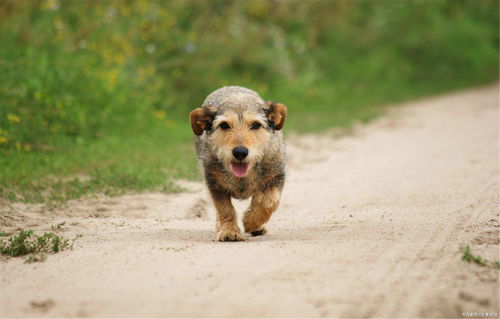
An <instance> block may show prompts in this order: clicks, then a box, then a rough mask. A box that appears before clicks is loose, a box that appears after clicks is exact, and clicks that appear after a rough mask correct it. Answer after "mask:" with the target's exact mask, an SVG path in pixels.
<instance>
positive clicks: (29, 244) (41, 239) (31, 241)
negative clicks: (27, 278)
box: [0, 224, 73, 263]
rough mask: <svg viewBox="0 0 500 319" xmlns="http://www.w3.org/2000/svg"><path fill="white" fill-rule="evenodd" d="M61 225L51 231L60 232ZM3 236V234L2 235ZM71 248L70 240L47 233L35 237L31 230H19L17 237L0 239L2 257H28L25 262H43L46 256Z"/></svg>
mask: <svg viewBox="0 0 500 319" xmlns="http://www.w3.org/2000/svg"><path fill="white" fill-rule="evenodd" d="M61 227H62V224H59V225H56V226H53V228H52V229H55V230H60V229H61ZM3 234H4V235H5V233H3ZM69 248H71V249H72V248H73V244H72V242H71V241H70V240H68V239H64V238H63V237H61V236H59V235H57V234H55V233H53V232H48V233H44V234H43V235H36V234H35V232H34V231H33V230H22V229H21V230H20V231H19V234H18V235H14V236H11V237H9V238H8V239H3V238H2V239H0V253H1V254H2V255H6V256H11V257H19V256H25V255H29V256H28V257H27V259H26V262H28V263H31V262H38V261H44V260H45V259H46V257H47V254H50V253H53V254H55V253H58V252H60V251H62V250H65V249H69Z"/></svg>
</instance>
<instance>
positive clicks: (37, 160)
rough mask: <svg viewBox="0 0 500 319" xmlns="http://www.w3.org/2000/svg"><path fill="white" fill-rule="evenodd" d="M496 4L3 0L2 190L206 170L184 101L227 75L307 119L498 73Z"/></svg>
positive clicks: (316, 125)
mask: <svg viewBox="0 0 500 319" xmlns="http://www.w3.org/2000/svg"><path fill="white" fill-rule="evenodd" d="M498 12H499V4H498V1H493V0H492V1H489V0H477V1H473V0H470V1H440V0H434V1H352V2H351V1H188V0H173V1H57V0H47V1H28V0H26V1H14V0H11V1H9V0H7V1H6V0H4V1H1V2H0V41H1V45H0V152H1V153H0V154H1V159H0V177H1V178H2V181H1V182H0V198H9V199H11V200H32V201H43V198H46V197H47V196H49V197H50V196H55V197H57V198H58V197H60V196H63V195H61V194H66V195H64V196H63V197H64V198H76V197H78V196H80V194H83V193H89V192H90V193H91V192H99V191H103V190H109V192H110V193H113V191H112V190H127V189H133V190H144V189H155V188H158V187H164V188H165V189H166V190H171V189H172V188H171V187H167V186H166V185H169V184H168V183H167V180H168V178H177V177H194V176H195V175H196V173H194V172H193V171H195V168H194V167H195V164H194V163H195V160H194V156H193V154H192V151H191V148H190V147H189V146H187V145H188V143H189V141H190V136H191V132H190V127H189V125H188V124H187V114H188V112H189V111H190V110H191V109H193V108H195V107H197V106H199V105H200V104H201V102H202V101H203V99H204V98H205V96H206V95H207V94H209V93H210V92H211V91H213V90H214V89H216V88H218V87H221V86H223V85H241V86H246V87H249V88H252V89H254V90H256V91H257V92H259V93H260V94H261V95H262V96H263V97H264V98H265V99H272V100H276V101H280V102H283V103H285V104H286V105H287V106H288V107H289V113H290V114H289V115H290V116H289V117H288V122H287V125H286V127H287V129H294V130H298V131H306V130H309V131H310V130H321V129H324V128H328V127H331V126H348V125H350V124H351V123H353V121H360V120H361V121H363V120H368V119H370V118H372V117H373V116H375V115H377V114H379V113H380V111H381V108H380V107H379V105H382V104H384V103H391V102H397V101H400V100H403V99H408V98H414V97H418V96H422V95H425V94H432V93H437V92H443V91H446V90H450V89H457V88H462V87H466V86H470V85H477V84H481V83H486V82H491V81H495V80H496V79H497V78H498V42H499V35H498V20H499V14H498ZM78 174H83V175H84V176H85V178H84V179H81V178H78V177H74V178H73V177H72V178H71V179H70V181H69V182H68V181H65V182H61V179H58V178H54V176H55V177H61V176H63V177H64V176H66V177H67V176H77V175H78ZM47 176H51V178H47ZM54 180H57V182H54ZM61 183H62V184H61ZM57 185H64V187H59V188H58V186H57ZM75 185H76V186H75ZM56 193H57V194H56ZM47 194H52V195H47ZM68 194H74V195H68Z"/></svg>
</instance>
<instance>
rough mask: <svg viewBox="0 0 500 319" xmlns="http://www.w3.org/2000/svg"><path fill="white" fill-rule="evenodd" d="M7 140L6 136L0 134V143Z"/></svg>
mask: <svg viewBox="0 0 500 319" xmlns="http://www.w3.org/2000/svg"><path fill="white" fill-rule="evenodd" d="M8 141H9V140H8V139H7V138H6V137H3V136H0V144H4V143H7V142H8Z"/></svg>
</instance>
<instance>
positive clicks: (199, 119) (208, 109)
mask: <svg viewBox="0 0 500 319" xmlns="http://www.w3.org/2000/svg"><path fill="white" fill-rule="evenodd" d="M215 112H216V110H215V108H214V107H212V106H204V107H199V108H197V109H194V110H193V111H191V113H189V120H190V121H191V127H192V128H193V132H194V134H196V135H201V134H203V131H204V130H209V129H210V128H212V121H213V120H214V117H215Z"/></svg>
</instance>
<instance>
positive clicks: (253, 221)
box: [243, 187, 281, 236]
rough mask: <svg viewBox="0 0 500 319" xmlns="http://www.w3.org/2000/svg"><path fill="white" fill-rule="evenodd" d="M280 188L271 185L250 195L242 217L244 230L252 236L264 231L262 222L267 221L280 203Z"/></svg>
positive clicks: (261, 233)
mask: <svg viewBox="0 0 500 319" xmlns="http://www.w3.org/2000/svg"><path fill="white" fill-rule="evenodd" d="M280 196H281V189H280V188H278V187H273V188H270V189H267V190H266V191H265V192H259V193H256V194H255V195H254V196H253V197H252V201H251V203H250V207H248V209H247V211H246V212H245V216H244V217H243V225H244V226H245V232H247V233H250V234H252V236H260V235H264V234H265V233H266V229H265V228H264V224H265V223H267V222H268V221H269V219H270V218H271V215H272V214H273V212H274V211H275V210H276V209H277V208H278V206H279V203H280Z"/></svg>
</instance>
